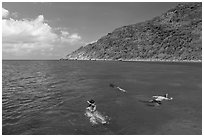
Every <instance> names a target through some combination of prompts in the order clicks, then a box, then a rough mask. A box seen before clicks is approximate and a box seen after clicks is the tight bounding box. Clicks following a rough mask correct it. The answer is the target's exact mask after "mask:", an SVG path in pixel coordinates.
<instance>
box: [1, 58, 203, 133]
mask: <svg viewBox="0 0 204 137" xmlns="http://www.w3.org/2000/svg"><path fill="white" fill-rule="evenodd" d="M2 67H3V68H2V71H3V72H2V87H3V92H2V109H3V110H2V130H3V134H49V135H52V134H60V135H62V134H68V135H71V134H80V135H86V134H102V135H105V134H115V135H118V134H146V135H151V134H201V130H202V64H201V63H144V62H100V61H98V62H96V61H3V65H2ZM110 83H115V84H117V85H119V86H120V87H122V88H124V89H126V90H127V91H128V92H127V93H121V92H119V91H117V90H115V89H113V88H111V87H110V86H109V84H110ZM167 92H168V93H169V96H172V97H173V98H174V100H172V101H169V102H164V103H163V104H162V105H161V106H159V107H154V106H152V104H148V103H146V101H147V100H148V99H150V97H151V96H152V95H161V94H165V93H167ZM90 98H93V99H95V101H96V104H97V110H98V111H100V112H101V113H103V114H104V115H108V116H109V117H110V118H111V120H110V123H109V124H108V125H96V126H91V124H90V123H89V120H88V119H87V117H85V115H84V112H85V108H86V106H87V104H86V100H88V99H90Z"/></svg>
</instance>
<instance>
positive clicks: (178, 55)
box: [61, 2, 202, 62]
mask: <svg viewBox="0 0 204 137" xmlns="http://www.w3.org/2000/svg"><path fill="white" fill-rule="evenodd" d="M61 60H104V61H109V60H114V61H171V62H202V3H201V2H195V3H193V2H189V3H180V4H179V5H177V6H176V7H175V8H172V9H170V10H168V11H167V12H166V13H163V14H162V15H161V16H157V17H154V18H153V19H151V20H148V21H145V22H141V23H137V24H132V25H127V26H123V27H120V28H117V29H115V30H114V31H112V32H111V33H108V34H107V35H106V36H103V37H102V38H100V39H99V40H98V41H96V42H94V43H91V44H88V45H86V46H84V47H83V46H82V47H80V48H79V49H77V50H76V51H74V52H72V53H70V54H68V55H67V56H66V57H65V58H62V59H61Z"/></svg>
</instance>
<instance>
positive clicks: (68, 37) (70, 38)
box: [60, 31, 81, 44]
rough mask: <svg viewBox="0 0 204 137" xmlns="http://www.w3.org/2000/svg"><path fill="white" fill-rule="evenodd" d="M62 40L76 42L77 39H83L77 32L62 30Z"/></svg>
mask: <svg viewBox="0 0 204 137" xmlns="http://www.w3.org/2000/svg"><path fill="white" fill-rule="evenodd" d="M61 34H62V35H61V38H60V40H61V42H66V43H70V44H72V43H74V42H76V41H79V40H81V36H79V35H78V34H77V33H74V34H69V32H67V31H61Z"/></svg>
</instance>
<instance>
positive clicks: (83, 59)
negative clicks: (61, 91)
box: [60, 58, 202, 63]
mask: <svg viewBox="0 0 204 137" xmlns="http://www.w3.org/2000/svg"><path fill="white" fill-rule="evenodd" d="M60 60H80V61H87V60H90V61H122V62H192V63H202V60H161V59H118V60H113V59H85V58H81V59H76V58H70V59H60Z"/></svg>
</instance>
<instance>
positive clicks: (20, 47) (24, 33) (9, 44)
mask: <svg viewBox="0 0 204 137" xmlns="http://www.w3.org/2000/svg"><path fill="white" fill-rule="evenodd" d="M8 15H9V11H8V10H6V9H4V8H2V17H7V16H8ZM79 40H81V37H80V36H79V35H78V34H76V33H74V34H70V33H69V32H67V31H60V34H57V33H56V32H54V29H53V28H52V27H51V26H49V25H48V24H47V23H45V21H44V16H43V15H39V16H38V17H37V18H36V19H29V20H28V19H22V20H15V19H12V18H10V19H6V18H3V19H2V41H3V44H2V45H3V48H2V49H3V52H5V53H16V54H26V53H31V52H32V51H35V50H39V51H42V49H45V50H50V49H51V50H53V49H54V47H55V46H58V45H60V44H63V43H64V44H66V43H68V44H73V43H75V42H78V41H79Z"/></svg>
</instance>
